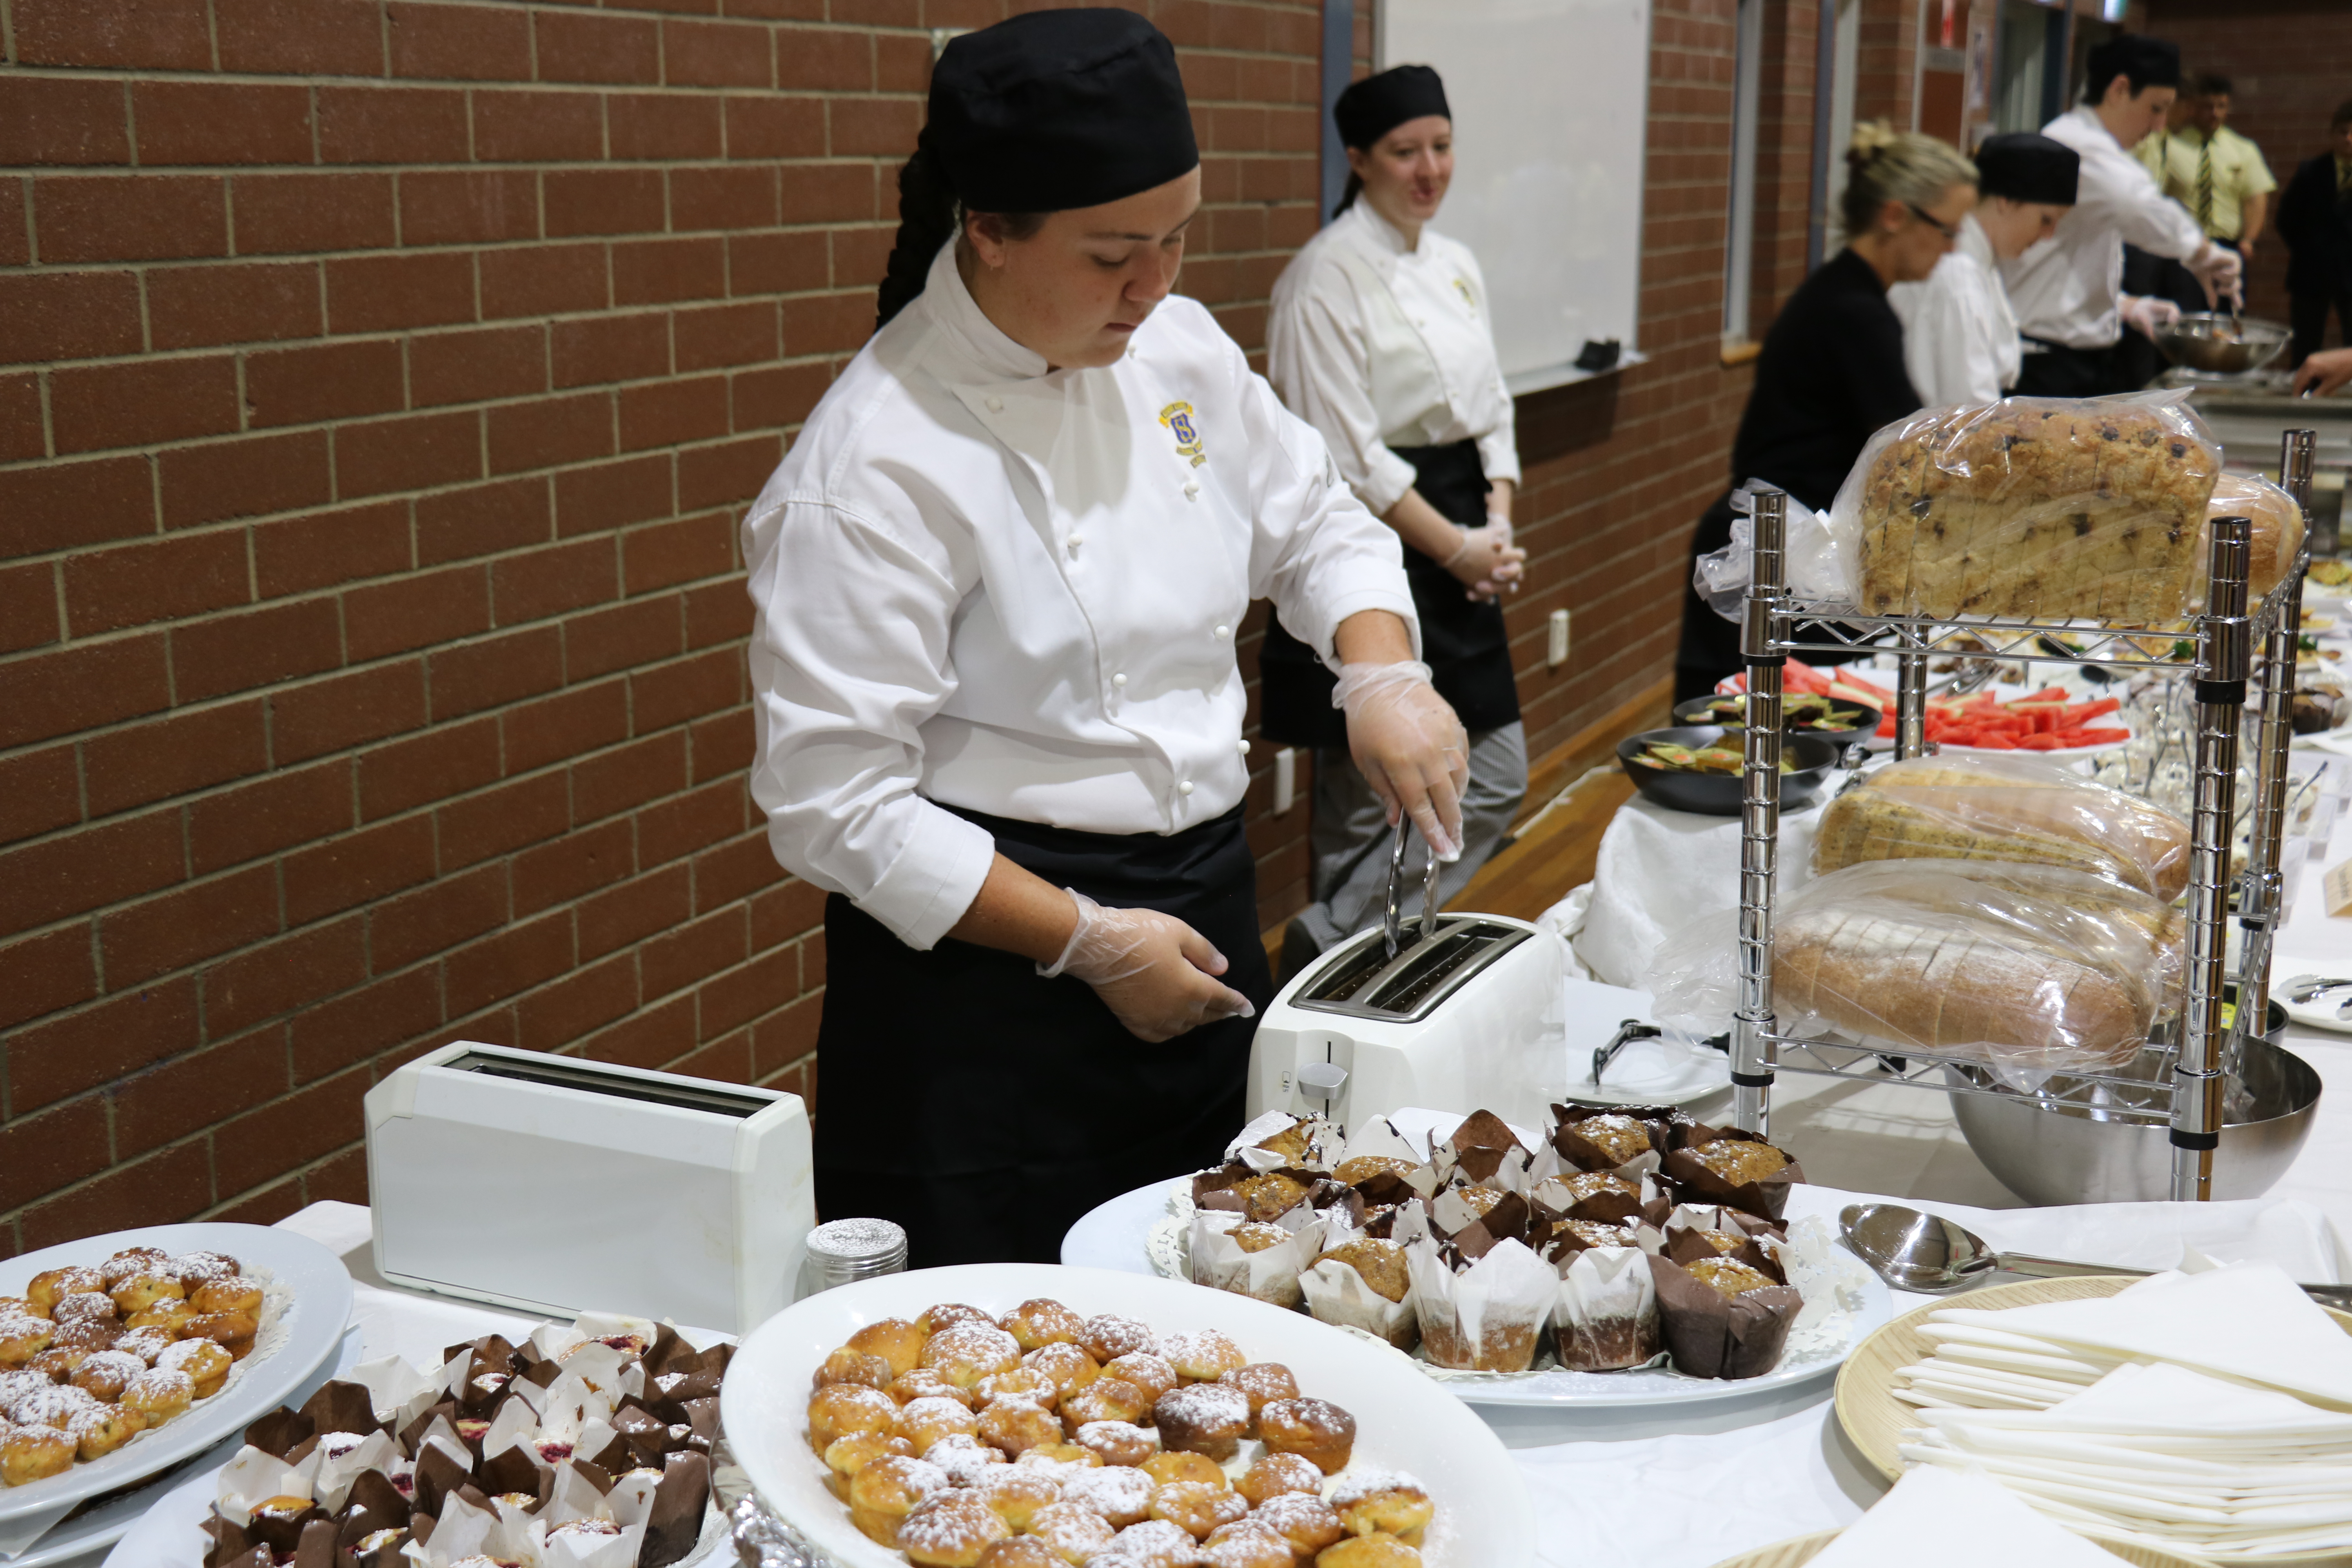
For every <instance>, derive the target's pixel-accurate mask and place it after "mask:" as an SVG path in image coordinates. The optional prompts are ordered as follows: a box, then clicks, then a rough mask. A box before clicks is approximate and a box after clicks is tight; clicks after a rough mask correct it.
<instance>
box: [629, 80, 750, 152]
mask: <svg viewBox="0 0 2352 1568" xmlns="http://www.w3.org/2000/svg"><path fill="white" fill-rule="evenodd" d="M604 134H605V140H606V142H607V144H608V145H609V147H610V149H611V153H610V155H611V156H613V157H614V158H650V159H658V160H669V159H677V158H717V157H720V156H723V155H724V153H726V150H727V139H726V136H725V134H724V132H723V131H722V130H721V128H720V122H719V100H717V99H715V98H698V97H688V96H685V95H682V94H677V93H658V92H638V93H631V92H616V93H614V94H613V95H612V96H611V97H610V98H607V99H606V100H604Z"/></svg>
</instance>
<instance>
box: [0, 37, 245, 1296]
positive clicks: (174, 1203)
mask: <svg viewBox="0 0 2352 1568" xmlns="http://www.w3.org/2000/svg"><path fill="white" fill-rule="evenodd" d="M63 3H64V4H66V5H73V4H76V3H77V0H63ZM212 1201H213V1189H212V1175H211V1172H210V1169H209V1167H208V1164H207V1163H206V1161H205V1148H204V1145H203V1144H202V1143H200V1142H198V1143H183V1144H181V1145H180V1146H179V1147H177V1148H175V1149H166V1150H164V1151H163V1152H162V1153H160V1154H152V1155H150V1156H148V1157H147V1158H146V1159H144V1160H142V1161H140V1162H139V1163H137V1164H135V1165H123V1166H120V1167H117V1168H116V1169H114V1170H112V1171H110V1172H108V1173H106V1174H105V1175H103V1176H100V1177H99V1178H98V1179H97V1180H96V1181H94V1182H91V1183H89V1184H87V1185H84V1186H80V1187H76V1188H75V1189H73V1190H72V1191H71V1192H68V1193H66V1194H62V1195H61V1196H58V1197H55V1198H51V1199H49V1200H48V1201H47V1202H46V1203H41V1204H36V1205H33V1206H32V1207H30V1208H27V1209H26V1211H25V1212H24V1214H23V1215H22V1216H21V1217H20V1218H19V1219H18V1220H17V1222H16V1227H17V1228H16V1234H17V1236H18V1237H19V1239H21V1240H22V1241H23V1243H24V1245H25V1247H26V1250H27V1251H30V1250H32V1249H34V1248H36V1247H54V1246H56V1245H57V1244H58V1243H59V1242H62V1241H72V1240H74V1239H76V1238H77V1237H87V1236H102V1235H104V1234H105V1233H107V1232H108V1231H110V1230H121V1229H124V1228H126V1227H128V1226H141V1225H170V1224H174V1223H176V1222H178V1221H180V1220H184V1219H193V1218H194V1217H195V1215H197V1214H198V1213H199V1212H200V1211H202V1210H203V1209H204V1208H205V1206H206V1205H209V1204H211V1202H212Z"/></svg>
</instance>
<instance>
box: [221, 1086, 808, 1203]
mask: <svg viewBox="0 0 2352 1568" xmlns="http://www.w3.org/2000/svg"><path fill="white" fill-rule="evenodd" d="M811 1068H812V1070H814V1063H812V1064H811ZM293 1185H294V1184H293V1183H291V1182H289V1183H287V1184H285V1187H291V1186H293ZM285 1187H275V1188H272V1189H270V1191H271V1193H273V1194H275V1193H280V1192H283V1191H284V1190H285ZM301 1189H302V1193H301V1196H300V1198H299V1200H296V1199H288V1200H285V1201H283V1202H282V1203H278V1202H272V1201H270V1200H268V1197H267V1195H265V1197H263V1198H255V1199H251V1200H248V1201H247V1202H246V1203H242V1204H239V1205H236V1207H235V1208H233V1209H223V1210H221V1217H222V1218H224V1219H226V1218H231V1217H236V1218H241V1219H244V1220H245V1221H246V1222H247V1224H250V1225H275V1224H277V1223H278V1221H279V1220H281V1219H283V1218H285V1217H286V1214H288V1213H291V1212H293V1210H294V1209H295V1208H297V1207H299V1206H300V1205H306V1204H317V1203H342V1204H358V1205H362V1206H365V1205H366V1203H367V1201H368V1173H367V1150H366V1149H365V1148H364V1147H361V1148H352V1149H346V1150H344V1151H343V1152H341V1153H340V1154H337V1155H335V1156H333V1157H332V1158H331V1159H326V1160H321V1161H320V1162H319V1163H317V1164H315V1165H313V1166H311V1167H310V1170H308V1171H306V1172H304V1173H303V1175H302V1179H301ZM281 1208H282V1209H283V1210H284V1211H285V1212H284V1213H281V1212H278V1211H279V1210H280V1209H281Z"/></svg>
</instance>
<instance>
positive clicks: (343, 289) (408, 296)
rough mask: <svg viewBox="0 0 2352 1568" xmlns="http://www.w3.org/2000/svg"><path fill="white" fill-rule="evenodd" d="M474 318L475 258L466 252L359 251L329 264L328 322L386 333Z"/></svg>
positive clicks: (352, 329) (338, 327) (336, 327)
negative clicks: (373, 253)
mask: <svg viewBox="0 0 2352 1568" xmlns="http://www.w3.org/2000/svg"><path fill="white" fill-rule="evenodd" d="M473 319H474V262H473V258H471V257H469V256H466V255H464V254H462V253H454V254H452V253H442V252H432V253H428V254H425V255H416V256H406V255H404V256H355V257H350V258H343V259H340V260H334V261H330V262H328V263H327V325H328V328H329V330H330V331H335V332H338V333H342V332H387V331H398V330H399V329H401V328H403V327H437V326H444V325H446V324H447V323H449V322H451V321H472V320H473Z"/></svg>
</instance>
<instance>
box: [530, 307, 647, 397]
mask: <svg viewBox="0 0 2352 1568" xmlns="http://www.w3.org/2000/svg"><path fill="white" fill-rule="evenodd" d="M548 353H549V357H550V360H551V363H552V364H553V367H554V380H555V384H556V385H558V386H591V385H596V384H602V383H604V382H611V381H637V380H642V379H644V378H646V377H648V376H656V375H666V374H668V372H669V319H668V318H667V316H665V315H663V314H662V313H660V312H659V311H655V310H648V311H645V312H643V313H641V314H637V315H630V316H599V317H597V318H596V319H594V320H593V321H558V322H556V323H555V324H554V325H553V326H552V327H551V328H550V329H549V340H548Z"/></svg>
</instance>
